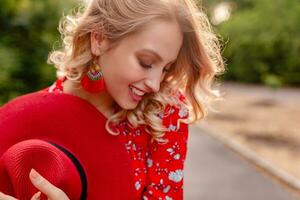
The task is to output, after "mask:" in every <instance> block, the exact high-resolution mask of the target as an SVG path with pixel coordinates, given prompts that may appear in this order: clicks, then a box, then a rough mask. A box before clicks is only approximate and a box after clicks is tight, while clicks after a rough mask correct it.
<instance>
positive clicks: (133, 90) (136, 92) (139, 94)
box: [130, 87, 144, 96]
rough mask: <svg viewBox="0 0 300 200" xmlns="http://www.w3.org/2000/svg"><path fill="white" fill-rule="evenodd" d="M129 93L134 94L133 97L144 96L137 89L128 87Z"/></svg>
mask: <svg viewBox="0 0 300 200" xmlns="http://www.w3.org/2000/svg"><path fill="white" fill-rule="evenodd" d="M130 89H131V91H132V92H133V93H134V94H135V95H138V96H143V95H144V92H142V91H140V90H138V89H135V88H134V87H130Z"/></svg>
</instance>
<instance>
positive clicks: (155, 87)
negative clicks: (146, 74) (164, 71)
mask: <svg viewBox="0 0 300 200" xmlns="http://www.w3.org/2000/svg"><path fill="white" fill-rule="evenodd" d="M160 81H161V78H160V76H157V75H156V76H153V77H152V78H147V79H146V80H145V85H146V86H147V87H148V88H150V89H151V90H152V92H158V91H159V89H160Z"/></svg>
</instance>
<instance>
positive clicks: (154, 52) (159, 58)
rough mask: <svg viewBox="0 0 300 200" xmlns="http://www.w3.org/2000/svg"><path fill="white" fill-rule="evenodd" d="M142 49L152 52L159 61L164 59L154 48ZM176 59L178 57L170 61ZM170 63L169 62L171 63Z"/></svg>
mask: <svg viewBox="0 0 300 200" xmlns="http://www.w3.org/2000/svg"><path fill="white" fill-rule="evenodd" d="M141 51H146V52H149V53H151V54H153V55H154V56H155V57H156V58H157V59H158V60H159V61H162V60H163V59H162V57H161V56H160V55H159V54H158V53H157V52H156V51H154V50H152V49H141ZM175 61H176V59H175V60H172V61H171V62H169V63H173V62H175ZM169 63H168V64H169Z"/></svg>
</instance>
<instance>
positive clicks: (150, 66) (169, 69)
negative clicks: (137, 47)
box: [139, 62, 171, 73]
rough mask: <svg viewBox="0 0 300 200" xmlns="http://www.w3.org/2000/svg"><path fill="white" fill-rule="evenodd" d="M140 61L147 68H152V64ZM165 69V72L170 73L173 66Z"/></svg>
mask: <svg viewBox="0 0 300 200" xmlns="http://www.w3.org/2000/svg"><path fill="white" fill-rule="evenodd" d="M139 63H140V65H141V66H142V67H143V68H145V69H151V68H152V65H147V64H145V63H143V62H139ZM163 71H164V73H169V72H170V71H171V67H169V68H168V69H167V68H164V69H163Z"/></svg>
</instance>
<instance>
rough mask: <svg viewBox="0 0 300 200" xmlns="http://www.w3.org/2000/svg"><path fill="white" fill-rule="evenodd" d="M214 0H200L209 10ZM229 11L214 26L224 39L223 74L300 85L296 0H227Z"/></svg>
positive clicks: (298, 7)
mask: <svg viewBox="0 0 300 200" xmlns="http://www.w3.org/2000/svg"><path fill="white" fill-rule="evenodd" d="M220 2H224V1H218V0H206V1H203V3H204V4H205V5H207V6H208V12H209V13H211V12H212V10H213V8H214V6H215V5H217V4H218V3H220ZM227 2H231V3H232V4H231V5H232V6H233V7H232V15H231V18H230V19H229V20H228V21H225V22H223V23H221V24H219V25H217V26H216V28H217V31H218V32H219V33H220V34H221V36H222V38H223V40H224V42H225V50H224V57H225V58H226V60H227V64H228V65H227V73H226V74H225V76H224V78H225V79H229V80H236V81H241V82H252V83H263V84H266V85H269V86H272V87H280V86H282V85H295V86H299V85H300V1H299V0H231V1H227Z"/></svg>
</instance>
